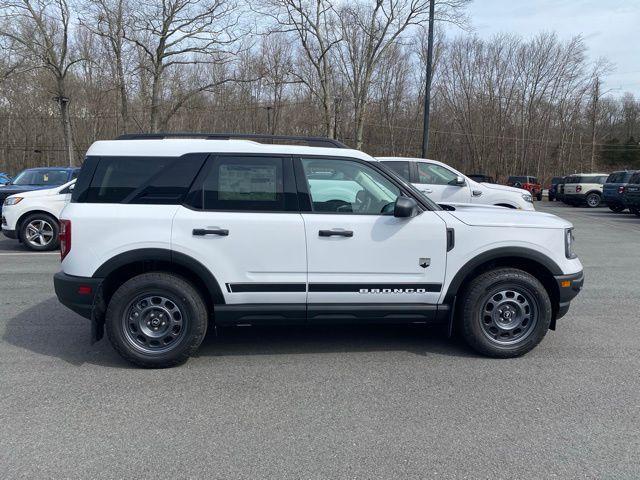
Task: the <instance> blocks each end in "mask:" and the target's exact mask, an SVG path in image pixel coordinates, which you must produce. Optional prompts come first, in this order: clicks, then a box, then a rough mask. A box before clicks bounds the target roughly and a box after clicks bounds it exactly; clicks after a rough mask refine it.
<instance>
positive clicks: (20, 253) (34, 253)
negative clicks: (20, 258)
mask: <svg viewBox="0 0 640 480" xmlns="http://www.w3.org/2000/svg"><path fill="white" fill-rule="evenodd" d="M16 255H24V256H26V255H35V256H44V255H60V252H1V253H0V257H9V256H16Z"/></svg>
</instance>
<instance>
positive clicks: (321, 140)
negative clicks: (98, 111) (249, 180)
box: [116, 132, 349, 148]
mask: <svg viewBox="0 0 640 480" xmlns="http://www.w3.org/2000/svg"><path fill="white" fill-rule="evenodd" d="M165 138H200V139H204V140H234V139H238V140H254V141H256V142H260V143H271V144H273V143H279V142H290V143H292V144H294V145H297V144H302V145H306V146H308V147H326V148H349V147H347V146H346V145H345V144H344V143H342V142H340V141H338V140H334V139H332V138H326V137H298V136H292V135H263V134H259V133H190V132H177V133H173V132H160V133H125V134H124V135H120V136H119V137H118V138H117V139H116V140H163V139H165Z"/></svg>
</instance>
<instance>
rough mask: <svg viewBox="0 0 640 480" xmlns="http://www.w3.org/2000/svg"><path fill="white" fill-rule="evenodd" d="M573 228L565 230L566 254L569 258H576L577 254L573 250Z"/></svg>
mask: <svg viewBox="0 0 640 480" xmlns="http://www.w3.org/2000/svg"><path fill="white" fill-rule="evenodd" d="M574 239H575V237H574V236H573V228H567V229H566V230H565V231H564V254H565V256H566V257H567V258H576V257H577V255H576V254H575V253H574V252H573V241H574Z"/></svg>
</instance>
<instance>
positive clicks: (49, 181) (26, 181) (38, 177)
mask: <svg viewBox="0 0 640 480" xmlns="http://www.w3.org/2000/svg"><path fill="white" fill-rule="evenodd" d="M68 179H69V174H68V172H67V171H66V170H25V171H23V172H22V173H20V174H19V175H18V176H17V177H16V178H15V180H14V181H13V182H12V184H13V185H37V186H44V185H52V186H55V185H62V184H63V183H66V182H67V180H68Z"/></svg>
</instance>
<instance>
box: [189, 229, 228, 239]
mask: <svg viewBox="0 0 640 480" xmlns="http://www.w3.org/2000/svg"><path fill="white" fill-rule="evenodd" d="M192 233H193V235H194V236H196V237H204V236H205V235H220V236H221V237H226V236H227V235H229V230H226V229H224V228H210V229H209V228H194V229H193V232H192Z"/></svg>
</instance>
